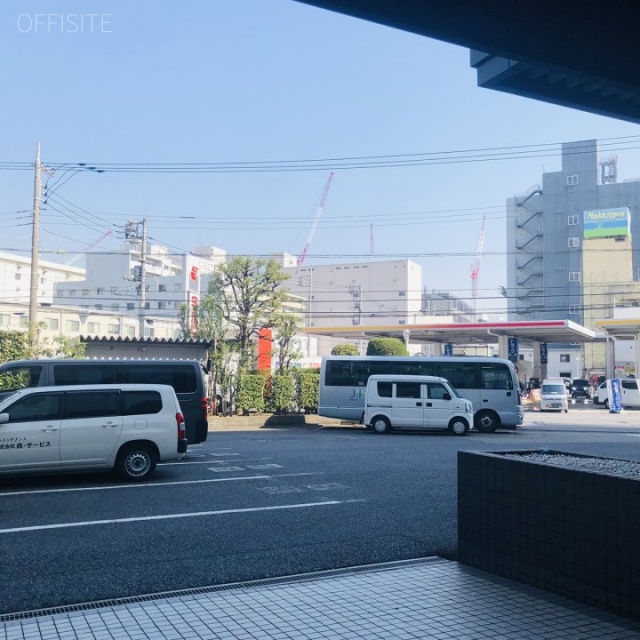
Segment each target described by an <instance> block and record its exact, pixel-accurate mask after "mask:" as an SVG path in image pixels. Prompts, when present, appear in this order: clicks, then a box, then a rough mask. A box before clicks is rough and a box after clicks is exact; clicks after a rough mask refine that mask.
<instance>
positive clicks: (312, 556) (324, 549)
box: [0, 404, 640, 613]
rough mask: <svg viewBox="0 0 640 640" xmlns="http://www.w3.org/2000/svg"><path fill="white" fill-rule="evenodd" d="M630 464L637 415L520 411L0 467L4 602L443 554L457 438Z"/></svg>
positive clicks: (638, 433)
mask: <svg viewBox="0 0 640 640" xmlns="http://www.w3.org/2000/svg"><path fill="white" fill-rule="evenodd" d="M534 448H535V449H540V448H552V449H556V450H562V451H571V452H580V453H588V454H593V455H604V456H612V457H621V458H627V459H633V460H639V461H640V412H635V413H634V412H625V413H624V414H610V413H609V412H607V411H605V410H604V409H597V408H591V407H589V406H584V405H581V404H580V405H577V406H572V407H571V410H570V411H569V413H568V414H548V413H544V414H540V413H539V412H529V413H527V415H526V420H525V426H524V427H522V428H520V429H519V430H518V431H516V432H499V433H496V434H491V435H483V434H478V433H470V434H469V435H468V436H466V437H462V438H460V437H454V436H450V435H444V434H406V433H405V434H396V433H393V434H390V435H376V434H373V433H370V432H367V431H365V430H363V429H359V428H357V429H351V428H302V429H301V428H290V429H260V430H253V431H251V430H246V431H226V432H224V433H216V432H213V433H210V435H209V439H208V441H207V442H206V443H204V444H202V445H196V446H192V447H190V448H189V454H188V456H187V457H186V458H185V459H184V460H183V461H181V462H178V463H173V464H166V465H160V466H159V467H158V469H157V472H156V474H155V476H154V478H153V479H152V480H151V481H150V482H148V483H146V484H142V485H131V484H126V483H122V482H120V481H118V480H116V479H114V477H113V476H111V475H110V474H100V475H91V474H83V475H64V476H47V477H37V478H33V477H32V478H8V477H0V549H2V553H1V554H0V613H10V612H19V611H28V610H33V609H39V608H44V607H51V606H59V605H63V604H74V603H82V602H89V601H95V600H103V599H109V598H118V597H124V596H132V595H141V594H147V593H157V592H163V591H172V590H176V589H183V588H191V587H197V586H206V585H213V584H224V583H229V582H237V581H245V580H252V579H259V578H265V577H274V576H283V575H292V574H297V573H304V572H310V571H317V570H323V569H332V568H337V567H345V566H353V565H361V564H369V563H377V562H386V561H394V560H400V559H407V558H415V557H422V556H430V555H443V556H447V557H455V553H456V547H457V533H456V527H457V521H456V498H457V470H456V454H457V451H458V450H484V451H498V450H505V449H510V450H516V449H518V450H521V449H534Z"/></svg>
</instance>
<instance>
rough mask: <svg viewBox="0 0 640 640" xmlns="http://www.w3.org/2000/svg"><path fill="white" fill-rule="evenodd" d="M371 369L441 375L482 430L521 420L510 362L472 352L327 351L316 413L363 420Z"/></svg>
mask: <svg viewBox="0 0 640 640" xmlns="http://www.w3.org/2000/svg"><path fill="white" fill-rule="evenodd" d="M373 374H393V375H419V376H438V377H440V378H445V379H446V380H448V381H449V382H450V383H451V386H453V387H454V388H455V389H456V390H457V391H458V392H459V393H460V395H461V396H462V397H463V398H466V399H467V400H469V401H470V402H471V403H472V404H473V409H474V418H473V422H474V427H475V428H476V429H477V430H478V431H481V432H483V433H492V432H494V431H495V430H496V429H501V428H504V429H515V428H516V427H517V426H519V425H521V424H522V422H523V420H524V412H523V409H522V404H521V403H520V385H519V383H518V377H517V375H516V370H515V367H514V366H513V363H512V362H510V361H509V360H503V359H501V358H490V357H484V358H482V357H471V356H469V357H467V356H443V357H419V356H413V357H410V356H406V357H398V356H326V357H324V358H323V359H322V367H321V370H320V398H319V402H318V414H319V415H321V416H325V417H327V418H339V419H342V420H353V421H354V422H362V419H363V413H364V396H365V390H366V386H367V380H368V379H369V376H371V375H373Z"/></svg>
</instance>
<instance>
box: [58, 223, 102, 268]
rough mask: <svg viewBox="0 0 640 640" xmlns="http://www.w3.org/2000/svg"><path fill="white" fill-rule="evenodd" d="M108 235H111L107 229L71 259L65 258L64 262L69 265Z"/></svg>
mask: <svg viewBox="0 0 640 640" xmlns="http://www.w3.org/2000/svg"><path fill="white" fill-rule="evenodd" d="M110 235H111V231H107V232H106V233H103V234H102V235H101V236H100V237H99V238H97V239H96V240H94V241H93V242H92V243H91V244H88V245H87V246H86V247H85V248H84V249H83V250H82V251H81V252H80V253H78V255H76V256H74V257H73V258H71V260H67V262H65V264H66V265H67V266H69V265H71V264H73V263H74V262H77V261H78V260H80V258H82V256H84V255H86V253H87V251H89V249H93V247H96V246H97V245H99V244H100V243H101V242H102V241H103V240H104V239H105V238H108V237H109V236H110Z"/></svg>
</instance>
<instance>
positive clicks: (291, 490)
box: [258, 487, 302, 495]
mask: <svg viewBox="0 0 640 640" xmlns="http://www.w3.org/2000/svg"><path fill="white" fill-rule="evenodd" d="M258 491H264V493H270V494H271V495H276V494H281V493H302V489H299V488H298V487H258Z"/></svg>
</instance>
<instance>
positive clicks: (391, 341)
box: [367, 338, 409, 356]
mask: <svg viewBox="0 0 640 640" xmlns="http://www.w3.org/2000/svg"><path fill="white" fill-rule="evenodd" d="M367 355H368V356H408V355H409V352H408V351H407V347H406V345H405V343H404V342H403V341H402V340H400V339H399V338H372V339H371V340H369V344H368V345H367Z"/></svg>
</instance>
